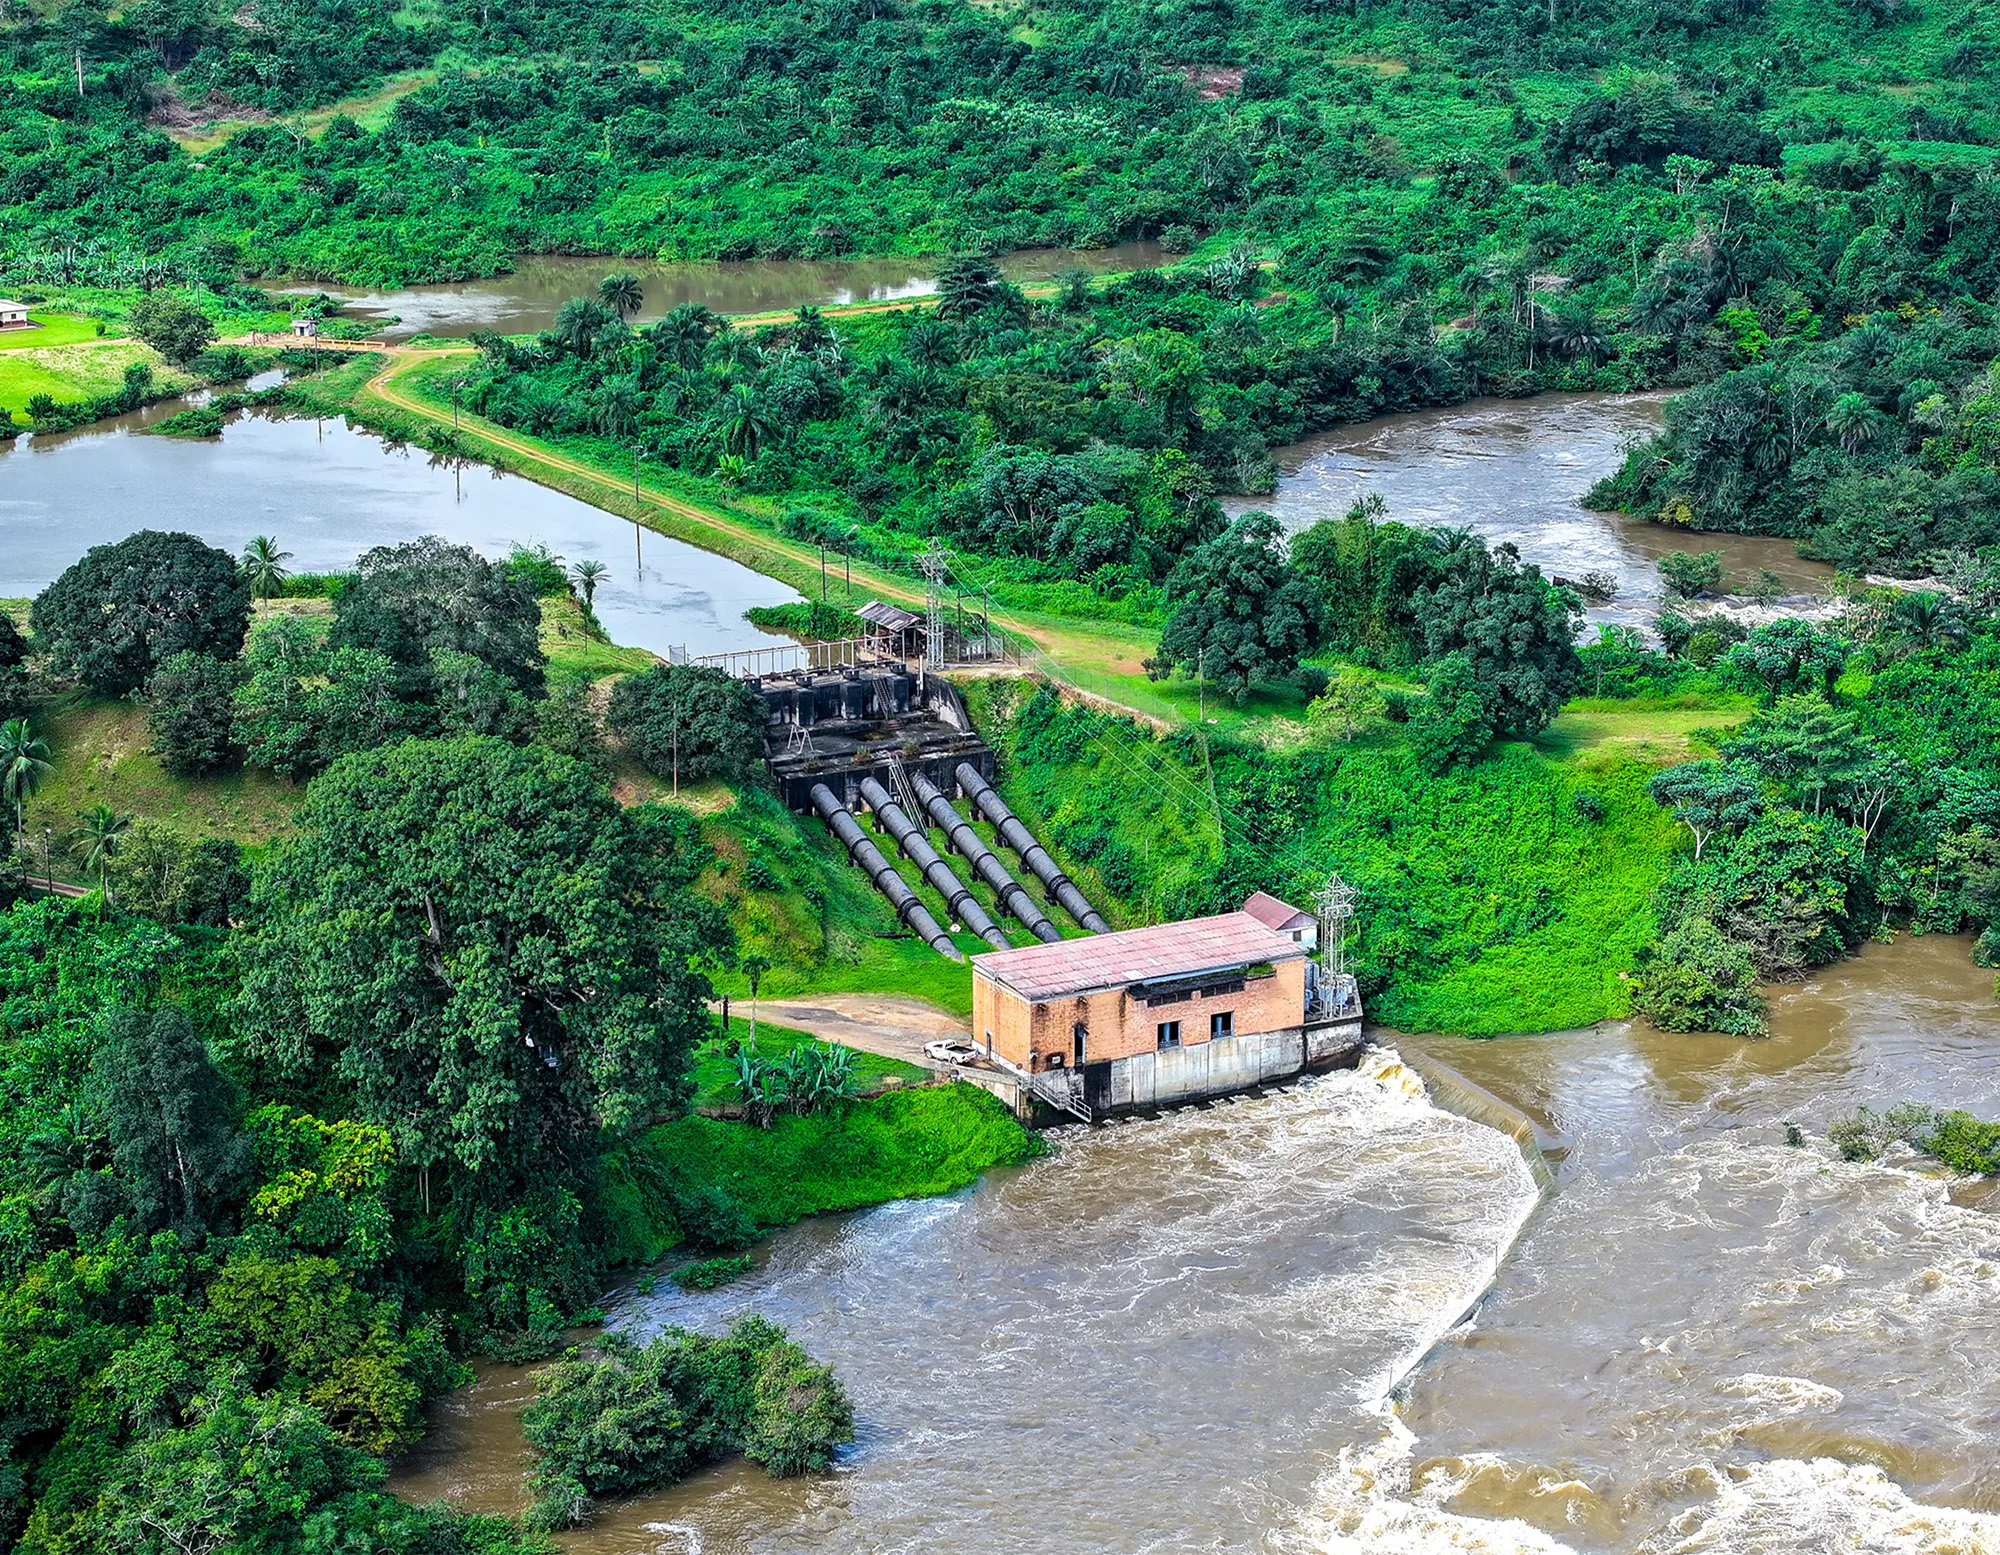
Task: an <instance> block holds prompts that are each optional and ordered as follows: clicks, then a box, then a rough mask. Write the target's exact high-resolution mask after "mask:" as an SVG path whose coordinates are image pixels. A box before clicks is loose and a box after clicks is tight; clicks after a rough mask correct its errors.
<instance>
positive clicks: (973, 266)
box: [937, 259, 1000, 320]
mask: <svg viewBox="0 0 2000 1555" xmlns="http://www.w3.org/2000/svg"><path fill="white" fill-rule="evenodd" d="M999 294H1000V272H999V271H997V270H995V269H994V268H993V266H992V264H990V263H989V262H988V261H986V260H984V259H948V260H946V261H945V263H944V266H943V268H942V269H940V270H939V271H938V278H937V298H938V317H939V318H946V319H953V320H960V319H969V318H972V317H973V316H974V315H975V314H978V313H981V312H983V311H985V309H986V306H987V304H989V303H991V302H992V301H993V299H994V298H995V297H997V296H998V295H999Z"/></svg>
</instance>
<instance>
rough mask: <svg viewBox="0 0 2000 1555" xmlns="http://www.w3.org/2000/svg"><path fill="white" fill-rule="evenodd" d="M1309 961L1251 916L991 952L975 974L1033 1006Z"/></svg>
mask: <svg viewBox="0 0 2000 1555" xmlns="http://www.w3.org/2000/svg"><path fill="white" fill-rule="evenodd" d="M1305 954H1306V951H1305V948H1304V947H1303V946H1301V945H1296V944H1294V943H1293V942H1292V941H1291V940H1290V939H1288V938H1286V937H1285V936H1284V935H1282V934H1279V933H1277V932H1275V931H1274V930H1272V929H1269V928H1266V927H1265V926H1264V925H1263V924H1261V923H1259V922H1258V921H1257V920H1256V919H1255V918H1253V917H1251V916H1250V915H1249V914H1248V913H1246V912H1226V913H1219V914H1217V915H1216V916H1215V917H1213V918H1190V919H1188V920H1187V921H1186V922H1184V923H1162V924H1157V925H1155V926H1154V927H1152V928H1150V929H1125V930H1122V931H1120V932H1119V933H1116V934H1094V935H1092V936H1090V937H1089V938H1088V939H1066V940H1059V941H1057V942H1056V943H1055V944H1053V945H1030V946H1028V947H1026V948H1025V949H1022V950H994V951H988V952H987V953H986V954H985V955H980V956H974V957H973V958H972V966H973V970H974V971H975V972H980V973H983V974H984V975H985V976H987V977H990V978H992V979H993V981H994V982H996V983H999V984H1001V985H1002V986H1004V987H1007V988H1011V989H1012V990H1013V991H1014V992H1015V993H1017V994H1019V995H1020V996H1021V997H1022V998H1024V999H1026V1000H1028V1001H1029V1002H1030V1003H1033V1004H1040V1003H1042V1002H1043V1001H1045V1000H1048V999H1061V998H1066V997H1069V996H1072V995H1075V994H1082V993H1090V992H1093V991H1094V990H1097V989H1102V988H1122V987H1125V986H1126V985H1128V984H1131V983H1145V982H1152V981H1154V980H1155V979H1158V978H1163V977H1192V976H1196V975H1198V974H1200V973H1203V972H1225V971H1233V970H1234V969H1236V968H1238V967H1245V966H1253V965H1255V964H1256V963H1258V962H1260V961H1293V960H1296V959H1298V958H1299V957H1301V956H1303V955H1305Z"/></svg>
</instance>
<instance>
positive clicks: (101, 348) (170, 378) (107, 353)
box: [0, 337, 194, 425]
mask: <svg viewBox="0 0 2000 1555" xmlns="http://www.w3.org/2000/svg"><path fill="white" fill-rule="evenodd" d="M134 362H144V363H145V364H146V365H147V366H149V367H151V368H152V369H153V383H154V385H155V387H157V388H160V389H164V390H169V391H172V390H178V389H183V388H186V387H188V386H190V385H191V384H193V382H194V380H193V379H192V378H190V377H189V376H188V375H187V374H186V373H184V372H181V371H179V370H178V369H176V368H173V367H169V366H168V365H167V363H166V361H165V359H164V358H163V357H161V355H160V354H159V352H157V351H155V350H154V349H153V348H152V347H151V346H149V345H147V344H145V343H144V342H143V341H138V340H126V339H119V338H106V339H103V340H99V339H96V338H94V337H92V338H89V339H81V340H77V341H74V342H72V343H70V344H68V345H40V344H36V345H31V344H27V343H25V342H23V343H21V344H11V343H10V345H9V348H8V349H7V350H5V351H0V406H4V407H5V408H6V409H8V410H9V411H12V412H13V413H14V419H15V420H16V421H18V422H21V423H23V424H24V425H25V424H26V422H27V419H28V418H27V416H26V414H25V413H24V407H25V406H26V405H27V403H28V401H29V400H31V399H32V398H34V396H36V395H37V394H47V395H50V396H52V397H53V398H55V399H56V400H57V401H59V402H62V403H65V404H66V403H68V402H70V401H72V400H81V399H88V398H90V397H91V396H93V395H98V394H109V393H111V392H112V391H113V390H114V389H117V388H120V387H122V386H123V384H124V382H125V369H126V368H127V367H129V366H131V365H132V364H133V363H134Z"/></svg>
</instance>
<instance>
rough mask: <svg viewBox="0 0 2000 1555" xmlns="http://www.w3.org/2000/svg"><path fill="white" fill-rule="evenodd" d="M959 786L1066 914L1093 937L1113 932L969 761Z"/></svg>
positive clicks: (960, 768)
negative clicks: (1060, 904)
mask: <svg viewBox="0 0 2000 1555" xmlns="http://www.w3.org/2000/svg"><path fill="white" fill-rule="evenodd" d="M958 786H959V787H960V788H962V789H963V790H965V792H966V794H967V796H968V797H970V798H971V800H972V807H973V809H975V810H977V811H978V812H979V813H980V814H981V815H984V816H985V817H986V819H987V820H989V821H991V822H992V823H993V829H994V830H995V831H997V832H998V833H999V834H1000V840H1001V841H1002V842H1004V843H1006V844H1007V846H1008V847H1010V848H1012V849H1013V850H1014V851H1015V852H1016V853H1018V854H1020V855H1021V862H1022V863H1023V864H1026V865H1027V866H1028V869H1029V871H1030V872H1031V873H1032V874H1033V875H1034V877H1035V878H1036V879H1037V880H1039V881H1041V883H1042V888H1043V889H1044V890H1045V891H1047V892H1048V893H1049V895H1050V896H1052V897H1054V898H1055V899H1056V900H1057V901H1058V902H1060V903H1062V909H1063V911H1064V912H1066V913H1068V914H1069V915H1070V916H1071V917H1072V918H1074V919H1076V921H1077V922H1078V923H1080V924H1082V925H1083V926H1084V927H1085V928H1086V929H1088V930H1090V932H1091V933H1093V934H1109V933H1110V932H1111V925H1110V924H1108V923H1106V922H1105V921H1104V916H1103V914H1101V913H1100V912H1098V910H1097V909H1096V908H1095V907H1092V906H1091V905H1090V903H1089V902H1088V901H1086V900H1085V899H1084V895H1083V893H1082V892H1081V891H1079V890H1078V889H1077V888H1076V882H1075V881H1073V880H1071V879H1070V877H1069V876H1068V875H1066V874H1064V873H1063V872H1062V871H1061V870H1060V869H1058V868H1056V861H1055V860H1054V859H1052V858H1050V857H1049V853H1048V849H1046V848H1044V847H1043V846H1042V845H1041V844H1040V843H1039V842H1037V841H1035V834H1034V833H1033V832H1031V831H1029V830H1028V828H1027V827H1025V826H1023V825H1022V824H1021V818H1020V817H1019V816H1017V815H1016V814H1015V813H1014V812H1013V811H1012V810H1010V809H1008V808H1007V801H1006V800H1004V799H1002V798H1001V797H1000V795H999V793H998V791H997V790H996V789H995V788H994V787H993V785H992V784H991V783H989V782H987V781H986V779H985V778H983V777H981V776H980V775H979V770H978V769H977V768H976V767H974V766H973V765H972V763H971V762H969V761H961V762H960V763H959V764H958Z"/></svg>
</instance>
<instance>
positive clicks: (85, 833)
mask: <svg viewBox="0 0 2000 1555" xmlns="http://www.w3.org/2000/svg"><path fill="white" fill-rule="evenodd" d="M77 819H78V821H79V822H80V823H81V824H79V825H78V826H77V827H76V828H75V829H74V830H72V831H71V832H70V834H69V845H70V851H71V852H73V853H75V854H76V856H77V858H78V859H79V860H80V861H81V862H82V864H83V871H84V873H85V874H95V875H96V876H97V889H98V890H99V891H101V892H103V893H104V900H105V901H106V902H107V903H108V902H109V901H110V900H111V858H112V855H113V854H115V853H116V852H117V851H118V847H119V844H120V843H121V842H122V841H123V840H124V837H125V833H127V832H128V831H130V830H131V829H132V817H131V816H129V815H126V814H124V813H123V812H121V811H118V810H114V809H112V808H111V806H110V805H108V804H97V805H92V806H91V807H90V808H89V809H88V810H86V811H84V812H83V814H82V815H81V816H79V817H78V818H77Z"/></svg>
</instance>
